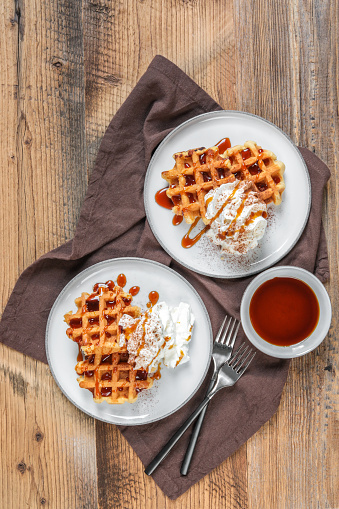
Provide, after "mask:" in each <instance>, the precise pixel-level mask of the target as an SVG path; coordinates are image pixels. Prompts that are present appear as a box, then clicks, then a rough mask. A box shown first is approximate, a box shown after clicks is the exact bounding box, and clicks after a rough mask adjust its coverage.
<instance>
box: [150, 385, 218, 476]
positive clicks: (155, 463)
mask: <svg viewBox="0 0 339 509" xmlns="http://www.w3.org/2000/svg"><path fill="white" fill-rule="evenodd" d="M214 394H215V392H212V393H210V394H209V395H208V396H206V397H205V399H204V400H203V401H202V402H201V403H200V405H199V406H198V407H197V408H196V409H195V410H194V412H193V413H192V414H191V415H190V416H189V417H188V419H187V420H186V421H185V422H184V424H183V425H182V426H181V427H180V428H179V429H178V431H177V432H176V433H174V435H173V436H172V438H170V439H169V441H168V442H167V444H166V445H165V446H164V447H163V448H162V449H161V451H160V452H159V453H158V454H157V455H156V457H155V458H154V460H153V461H151V463H150V464H149V465H148V466H147V467H146V468H145V474H147V475H151V474H153V472H154V470H155V469H156V468H157V467H158V466H159V465H160V463H161V462H162V461H163V460H164V459H165V458H166V456H167V455H168V453H169V452H170V451H171V450H172V448H173V447H174V446H175V444H176V443H177V442H178V440H179V439H180V438H181V437H182V435H183V434H184V433H185V431H186V430H187V429H188V428H189V427H190V425H191V424H192V422H193V421H194V420H195V419H196V417H197V415H199V413H200V412H201V410H202V409H203V408H205V406H206V405H207V403H208V402H209V401H210V399H211V398H212V397H213V396H214Z"/></svg>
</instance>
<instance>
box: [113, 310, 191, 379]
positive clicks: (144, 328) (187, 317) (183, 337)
mask: <svg viewBox="0 0 339 509" xmlns="http://www.w3.org/2000/svg"><path fill="white" fill-rule="evenodd" d="M193 324H194V315H193V313H192V311H191V307H190V306H189V304H186V303H185V302H180V304H179V306H178V307H171V306H168V305H167V304H166V302H159V303H158V304H156V305H155V306H154V307H153V308H151V309H150V310H148V311H146V312H145V313H143V314H142V315H141V317H139V318H132V317H131V316H129V315H127V314H126V315H123V316H122V317H121V318H120V320H119V326H120V327H121V329H120V330H121V333H120V338H119V346H120V347H122V346H124V345H125V344H126V346H127V351H128V353H129V359H128V362H130V363H131V364H133V365H134V369H145V370H148V372H149V373H153V372H155V371H157V369H158V367H159V365H160V363H163V364H164V365H165V366H167V367H169V368H175V367H176V366H178V365H179V364H184V363H185V362H187V361H189V356H188V348H189V347H188V344H189V342H190V340H191V334H192V328H193Z"/></svg>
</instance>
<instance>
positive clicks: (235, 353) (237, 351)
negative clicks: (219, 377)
mask: <svg viewBox="0 0 339 509" xmlns="http://www.w3.org/2000/svg"><path fill="white" fill-rule="evenodd" d="M244 347H245V343H242V344H241V345H240V346H239V348H238V350H236V351H235V352H234V354H233V355H232V356H231V357H230V358H229V360H228V363H227V364H231V362H232V361H233V360H234V359H235V358H236V357H237V355H238V353H239V352H240V351H241V350H242V349H243V348H244Z"/></svg>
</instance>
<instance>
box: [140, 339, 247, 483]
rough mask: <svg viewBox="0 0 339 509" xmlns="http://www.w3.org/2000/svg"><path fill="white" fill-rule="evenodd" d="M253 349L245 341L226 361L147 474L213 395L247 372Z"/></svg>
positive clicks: (147, 468) (163, 456) (152, 470)
mask: <svg viewBox="0 0 339 509" xmlns="http://www.w3.org/2000/svg"><path fill="white" fill-rule="evenodd" d="M252 351H253V350H252V349H251V348H250V349H248V346H246V347H245V343H243V344H242V345H241V346H240V347H239V348H238V350H237V351H236V352H235V354H234V355H232V357H231V358H230V359H229V361H228V362H226V363H225V364H224V365H223V366H222V367H221V368H220V370H219V371H218V376H217V380H216V382H215V384H214V387H213V389H212V390H211V391H210V392H209V393H208V394H207V396H206V397H205V399H204V401H202V403H200V405H199V406H198V407H197V408H196V409H195V410H194V412H193V413H192V414H191V415H190V416H189V418H188V419H187V420H186V421H185V422H184V424H183V425H182V426H181V427H180V428H179V429H178V431H177V432H176V433H175V434H174V435H173V436H172V438H171V439H170V440H169V441H168V442H167V444H166V445H165V447H163V448H162V449H161V451H160V452H159V454H157V456H156V457H155V458H154V460H153V461H151V463H150V464H149V465H148V466H147V467H146V468H145V473H146V474H147V475H151V474H152V473H153V472H154V470H155V469H156V468H157V467H158V466H159V465H160V463H161V462H162V461H163V460H164V459H165V458H166V456H167V455H168V453H169V452H170V451H171V449H172V448H173V447H174V446H175V444H176V443H177V442H178V440H179V439H180V438H181V437H182V435H183V434H184V433H185V431H186V430H187V428H189V426H190V425H191V424H192V422H193V421H194V420H195V418H196V417H197V416H198V415H199V413H200V412H201V411H202V410H203V409H204V408H205V406H206V405H207V404H208V403H209V401H210V400H211V399H212V398H213V396H214V395H215V394H216V393H217V392H218V391H220V389H223V388H224V387H231V386H232V385H234V384H235V383H236V382H237V381H238V380H239V378H240V377H241V376H242V375H243V374H244V373H245V371H246V369H247V368H248V366H249V365H250V363H251V362H252V360H253V357H254V356H255V352H254V354H253V355H252V356H251V353H252Z"/></svg>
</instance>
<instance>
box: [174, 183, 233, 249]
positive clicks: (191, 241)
mask: <svg viewBox="0 0 339 509" xmlns="http://www.w3.org/2000/svg"><path fill="white" fill-rule="evenodd" d="M239 184H240V181H239V182H238V183H237V185H236V186H235V188H234V189H233V191H232V192H231V194H230V195H229V196H228V197H227V198H226V200H225V201H224V203H223V204H222V206H221V207H220V209H219V210H218V212H217V213H216V214H215V216H214V217H212V219H211V222H210V224H208V225H206V226H205V228H204V229H203V230H201V232H199V233H198V234H197V235H196V236H195V237H193V239H191V238H190V233H191V232H192V230H193V228H194V227H195V226H196V225H197V224H198V221H199V219H200V217H197V218H196V219H195V221H194V223H193V224H192V225H191V227H190V229H189V230H188V232H187V233H186V235H184V237H183V239H182V241H181V245H182V247H184V248H185V249H188V248H190V247H192V246H194V244H196V243H197V242H198V240H200V239H201V237H202V236H203V235H204V233H206V232H207V230H209V229H210V227H211V224H212V223H213V222H214V221H215V220H216V219H218V217H219V216H220V214H221V213H222V211H223V210H224V208H225V207H226V205H227V203H228V202H229V201H230V200H232V198H233V196H234V195H235V193H236V191H237V189H238V187H239ZM207 201H208V200H207Z"/></svg>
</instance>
